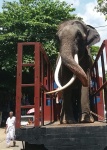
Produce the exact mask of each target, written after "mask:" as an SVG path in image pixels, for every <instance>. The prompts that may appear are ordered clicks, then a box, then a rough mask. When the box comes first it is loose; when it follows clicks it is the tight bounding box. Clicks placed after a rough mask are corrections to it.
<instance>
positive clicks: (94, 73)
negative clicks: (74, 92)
mask: <svg viewBox="0 0 107 150" xmlns="http://www.w3.org/2000/svg"><path fill="white" fill-rule="evenodd" d="M104 50H105V53H106V64H107V40H105V41H103V43H102V45H101V47H100V49H99V52H98V54H97V56H96V59H95V61H94V64H93V66H92V68H91V72H90V73H91V80H92V82H93V83H94V86H93V87H92V91H93V94H92V95H91V96H92V97H93V99H94V98H97V97H98V94H99V97H100V103H96V106H95V110H94V111H96V113H99V112H100V114H98V115H102V112H103V116H104V105H105V109H106V111H107V81H106V76H105V64H104V56H103V51H104ZM99 58H101V65H102V77H99V72H98V61H99ZM103 92H104V99H103ZM98 105H100V106H101V105H102V108H101V107H99V106H98ZM101 109H103V110H101ZM106 118H107V116H106ZM106 118H105V119H106Z"/></svg>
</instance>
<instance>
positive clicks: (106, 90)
mask: <svg viewBox="0 0 107 150" xmlns="http://www.w3.org/2000/svg"><path fill="white" fill-rule="evenodd" d="M104 44H105V52H106V64H107V40H106V41H104ZM103 65H104V59H103ZM103 70H104V75H103V78H104V79H103V83H104V82H105V81H106V75H105V66H103V68H102V71H103ZM104 102H105V108H104V112H105V111H106V114H105V121H106V122H107V86H105V87H104Z"/></svg>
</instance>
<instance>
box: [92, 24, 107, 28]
mask: <svg viewBox="0 0 107 150" xmlns="http://www.w3.org/2000/svg"><path fill="white" fill-rule="evenodd" d="M104 27H107V25H104V26H98V27H94V28H104Z"/></svg>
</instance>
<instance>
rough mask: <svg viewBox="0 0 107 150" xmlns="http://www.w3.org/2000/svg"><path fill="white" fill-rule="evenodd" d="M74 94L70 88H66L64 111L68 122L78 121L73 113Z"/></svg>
mask: <svg viewBox="0 0 107 150" xmlns="http://www.w3.org/2000/svg"><path fill="white" fill-rule="evenodd" d="M72 96H73V92H72V90H71V89H70V88H67V89H65V90H64V92H63V112H64V113H65V120H66V123H67V124H72V123H76V122H75V119H74V115H73V108H72Z"/></svg>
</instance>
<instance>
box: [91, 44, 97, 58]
mask: <svg viewBox="0 0 107 150" xmlns="http://www.w3.org/2000/svg"><path fill="white" fill-rule="evenodd" d="M98 50H99V46H91V47H90V51H91V55H92V59H93V60H94V59H95V57H96V55H97V53H98Z"/></svg>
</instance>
